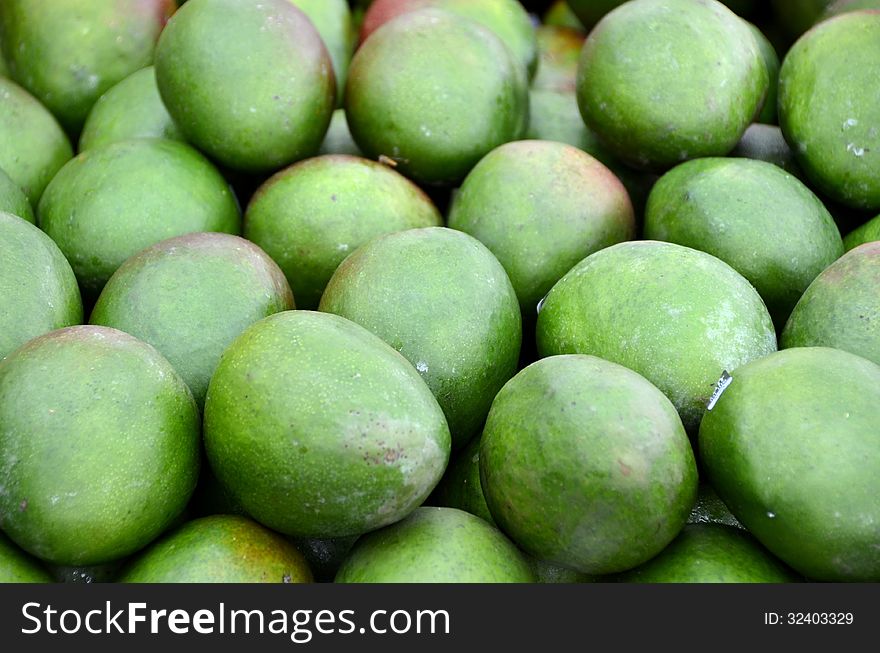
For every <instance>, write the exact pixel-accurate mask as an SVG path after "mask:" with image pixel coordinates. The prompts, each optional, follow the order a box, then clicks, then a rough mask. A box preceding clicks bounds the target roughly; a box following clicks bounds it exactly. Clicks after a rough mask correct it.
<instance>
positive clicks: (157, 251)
mask: <svg viewBox="0 0 880 653" xmlns="http://www.w3.org/2000/svg"><path fill="white" fill-rule="evenodd" d="M293 302H294V300H293V294H292V293H291V291H290V286H288V284H287V280H286V279H285V278H284V274H283V273H282V272H281V270H280V268H279V267H278V266H277V265H276V264H275V262H274V261H272V259H270V258H269V256H268V255H267V254H266V253H265V252H264V251H263V250H261V249H260V248H259V247H257V246H256V245H254V244H252V243H251V242H249V241H247V240H244V239H243V238H239V237H238V236H230V235H228V234H219V233H197V234H188V235H185V236H178V237H177V238H169V239H168V240H163V241H162V242H160V243H158V244H156V245H153V246H152V247H148V248H147V249H145V250H143V251H141V252H139V253H138V254H135V255H134V256H132V257H131V258H129V259H128V260H127V261H126V262H125V263H123V264H122V266H121V267H120V268H119V269H118V270H116V272H115V273H114V274H113V276H112V277H110V280H109V281H108V282H107V285H106V286H104V290H103V291H102V292H101V295H100V296H99V297H98V301H97V302H96V303H95V307H94V308H93V309H92V314H91V317H90V318H89V321H90V323H91V324H97V325H103V326H109V327H113V328H115V329H119V330H120V331H125V332H126V333H129V334H131V335H133V336H135V337H136V338H140V339H141V340H143V341H144V342H147V343H149V344H151V345H153V346H154V347H155V348H156V349H158V350H159V352H160V353H161V354H162V355H163V356H165V358H167V359H168V362H170V363H171V365H173V366H174V369H175V370H177V373H178V374H180V376H181V378H183V380H184V381H185V382H186V384H187V385H188V386H189V389H190V390H191V391H192V393H193V397H195V400H196V403H197V404H198V405H199V406H200V407H202V406H204V402H205V393H206V392H207V391H208V382H209V381H210V380H211V375H212V374H213V373H214V370H215V369H216V367H217V362H218V361H219V360H220V355H221V354H222V353H223V352H224V351H225V350H226V348H227V347H228V346H229V345H230V344H231V343H232V341H233V340H235V338H236V337H238V336H239V335H240V334H241V332H242V331H244V330H245V329H246V328H247V327H249V326H250V325H251V324H253V323H254V322H256V321H257V320H260V319H262V318H264V317H266V316H268V315H272V314H273V313H278V312H280V311H286V310H290V309H292V308H293Z"/></svg>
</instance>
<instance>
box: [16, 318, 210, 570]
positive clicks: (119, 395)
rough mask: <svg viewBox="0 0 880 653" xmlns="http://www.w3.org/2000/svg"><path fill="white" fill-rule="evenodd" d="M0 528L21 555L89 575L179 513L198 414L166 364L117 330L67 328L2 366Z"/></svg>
mask: <svg viewBox="0 0 880 653" xmlns="http://www.w3.org/2000/svg"><path fill="white" fill-rule="evenodd" d="M0 451H2V455H0V486H2V487H3V488H4V490H3V493H2V494H0V526H2V528H3V530H4V531H5V532H6V534H7V535H9V537H10V538H12V539H13V540H14V541H15V542H16V543H17V544H18V545H19V546H21V547H22V548H23V549H25V550H26V551H28V552H29V553H31V554H33V555H35V556H37V557H39V558H41V559H43V560H47V561H49V562H53V563H56V564H61V565H72V566H80V565H95V564H100V563H104V562H110V561H112V560H117V559H119V558H122V557H124V556H127V555H128V554H130V553H133V552H134V551H136V550H138V549H140V548H141V547H143V546H144V545H146V544H147V543H149V542H150V541H151V540H153V539H154V538H155V537H156V536H157V535H159V534H160V533H161V532H162V531H163V530H165V528H166V527H168V526H169V525H170V524H171V523H172V522H173V520H174V519H175V518H176V517H177V515H178V514H179V513H180V512H182V511H183V509H184V508H185V506H186V503H187V501H188V499H189V496H190V494H191V493H192V490H193V488H194V487H195V484H196V478H197V476H198V469H199V414H198V409H197V408H196V404H195V402H194V401H193V398H192V395H191V394H190V392H189V389H188V388H187V387H186V384H185V383H184V382H183V380H182V379H181V378H180V377H179V376H178V375H177V373H176V372H175V371H174V369H173V368H172V367H171V365H170V364H169V363H168V362H167V361H166V360H165V359H164V358H162V356H161V355H160V354H159V352H157V351H156V350H155V349H153V348H152V347H151V346H150V345H148V344H146V343H143V342H141V341H139V340H137V339H135V338H133V337H132V336H129V335H127V334H125V333H122V332H121V331H116V330H115V329H108V328H105V327H94V326H75V327H69V328H66V329H60V330H58V331H52V332H51V333H48V334H46V335H44V336H40V337H38V338H35V339H33V340H31V341H29V342H28V343H27V344H25V345H24V346H23V347H21V348H20V349H18V350H16V351H15V353H13V354H12V355H10V356H8V357H6V358H5V359H4V360H3V361H2V362H0Z"/></svg>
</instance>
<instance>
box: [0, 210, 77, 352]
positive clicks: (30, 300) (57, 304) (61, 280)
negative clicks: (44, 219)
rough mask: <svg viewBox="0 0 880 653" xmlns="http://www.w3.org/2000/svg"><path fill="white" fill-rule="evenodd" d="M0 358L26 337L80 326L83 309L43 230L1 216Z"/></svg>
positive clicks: (59, 256)
mask: <svg viewBox="0 0 880 653" xmlns="http://www.w3.org/2000/svg"><path fill="white" fill-rule="evenodd" d="M0 297H2V298H3V300H2V301H3V310H2V311H0V359H2V358H4V357H5V356H7V355H8V354H10V353H12V352H13V351H14V350H15V349H17V348H18V347H19V346H21V345H23V344H24V343H26V342H27V341H28V340H30V339H31V338H36V337H37V336H39V335H43V334H44V333H48V332H49V331H53V330H54V329H60V328H62V327H67V326H72V325H74V324H79V323H80V322H81V321H82V319H83V307H82V302H81V301H80V296H79V288H78V287H77V285H76V277H75V276H74V274H73V270H71V269H70V264H69V263H68V262H67V259H65V258H64V255H63V254H62V253H61V250H59V249H58V246H57V245H56V244H55V243H54V242H52V239H51V238H49V237H48V236H47V235H46V234H44V233H43V232H42V231H40V230H39V229H37V228H36V227H35V226H33V225H32V224H30V223H28V222H26V221H24V220H22V219H21V218H19V217H18V216H15V215H11V214H9V213H3V212H0Z"/></svg>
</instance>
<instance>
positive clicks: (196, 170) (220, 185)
mask: <svg viewBox="0 0 880 653" xmlns="http://www.w3.org/2000/svg"><path fill="white" fill-rule="evenodd" d="M37 217H38V220H39V224H40V227H41V228H42V229H43V230H44V231H45V232H46V233H47V234H49V236H51V237H52V239H53V240H54V241H55V242H56V243H57V244H58V247H60V248H61V251H62V252H64V255H65V256H66V257H67V259H68V260H69V261H70V264H71V266H72V267H73V271H74V272H75V273H76V276H77V279H78V280H79V283H80V285H81V287H82V289H83V293H84V294H85V295H88V296H90V297H96V296H97V295H98V294H99V293H100V292H101V289H102V288H103V287H104V284H105V283H107V280H108V279H110V277H111V276H112V275H113V273H114V272H116V270H117V269H118V268H119V266H120V265H122V264H123V263H124V262H125V260H126V259H128V258H129V257H130V256H132V255H134V254H136V253H137V252H139V251H141V250H142V249H144V248H146V247H149V246H150V245H155V244H156V243H158V242H160V241H162V240H165V239H167V238H171V237H173V236H180V235H183V234H187V233H194V232H201V231H220V232H224V233H232V234H237V233H239V232H240V230H241V215H240V212H239V208H238V203H237V202H236V199H235V195H233V193H232V190H231V189H230V188H229V186H228V184H227V183H226V181H225V180H224V179H223V177H222V176H221V175H220V173H219V172H218V171H217V169H216V168H214V166H212V165H211V163H210V162H209V161H208V160H207V159H205V158H204V157H203V156H202V155H201V154H199V153H198V152H197V151H196V150H194V149H193V148H191V147H189V146H188V145H185V144H183V143H180V142H177V141H168V140H163V139H132V140H128V141H121V142H119V143H112V144H110V145H105V146H104V147H101V148H98V149H95V150H88V151H86V152H83V153H82V154H80V155H78V156H77V157H76V158H74V159H72V160H71V161H69V162H68V163H67V164H66V165H65V166H64V167H63V168H62V169H61V170H60V171H59V172H58V174H57V175H55V177H54V179H52V182H51V183H50V184H49V186H48V187H47V189H46V192H45V193H44V194H43V197H42V199H41V200H40V204H39V206H38V207H37Z"/></svg>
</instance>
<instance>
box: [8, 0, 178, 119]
mask: <svg viewBox="0 0 880 653" xmlns="http://www.w3.org/2000/svg"><path fill="white" fill-rule="evenodd" d="M174 8H175V7H174V2H173V0H103V1H102V2H94V1H93V0H5V1H4V2H3V3H2V7H0V31H2V34H0V39H2V43H3V48H4V51H3V52H4V55H5V57H6V62H7V64H8V66H9V72H10V75H11V77H12V78H13V79H15V80H17V81H18V82H19V83H20V84H21V85H22V86H24V87H25V88H26V89H28V90H29V91H30V92H31V93H33V94H34V95H35V96H36V97H37V98H38V99H39V100H40V101H41V102H42V103H43V104H45V105H46V107H47V108H48V109H49V110H50V111H51V112H52V113H53V114H54V115H55V116H56V117H57V118H58V120H59V122H60V123H61V124H62V125H64V127H65V129H67V131H68V132H70V133H71V134H73V135H76V133H77V132H79V130H80V128H81V127H82V124H83V122H84V121H85V119H86V116H87V115H88V113H89V110H90V109H91V108H92V105H93V104H94V103H95V101H96V100H97V99H98V98H99V97H100V96H101V94H102V93H103V92H104V91H106V90H107V89H109V88H110V87H112V86H113V85H114V84H116V83H117V82H119V81H121V80H123V79H125V78H126V77H127V76H128V75H130V74H131V73H133V72H135V71H136V70H140V69H141V68H143V67H144V66H148V65H150V64H151V63H152V61H153V51H154V49H155V47H156V39H157V38H158V37H159V32H160V31H161V30H162V28H163V27H164V25H165V22H166V21H167V20H168V17H169V16H170V15H171V14H172V13H173V11H174Z"/></svg>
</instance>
